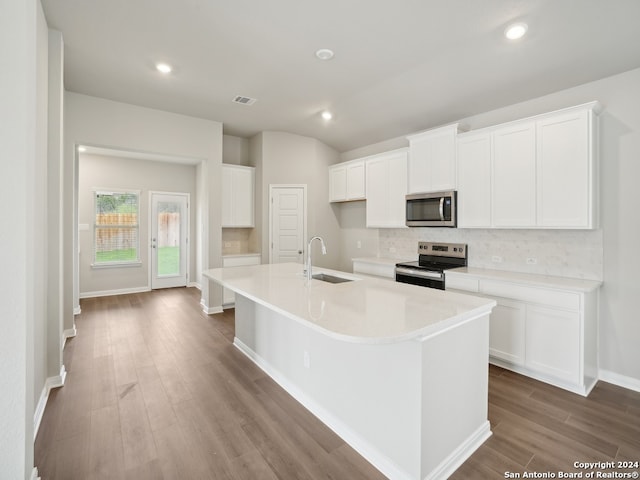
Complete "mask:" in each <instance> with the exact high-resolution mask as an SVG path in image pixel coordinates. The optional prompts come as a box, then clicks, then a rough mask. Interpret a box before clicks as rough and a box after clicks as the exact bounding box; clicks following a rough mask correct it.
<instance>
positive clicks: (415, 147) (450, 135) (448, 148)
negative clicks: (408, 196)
mask: <svg viewBox="0 0 640 480" xmlns="http://www.w3.org/2000/svg"><path fill="white" fill-rule="evenodd" d="M457 132H458V125H457V124H456V125H449V126H446V127H443V128H439V129H436V130H433V131H429V132H425V133H423V134H419V135H414V136H411V137H408V138H409V167H408V169H409V178H408V185H407V191H408V193H423V192H437V191H441V190H453V189H455V188H456V158H455V148H456V145H455V141H456V134H457Z"/></svg>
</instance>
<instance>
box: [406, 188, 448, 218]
mask: <svg viewBox="0 0 640 480" xmlns="http://www.w3.org/2000/svg"><path fill="white" fill-rule="evenodd" d="M406 198H407V226H408V227H455V226H456V224H457V214H456V192H455V191H449V192H433V193H417V194H412V195H407V197H406Z"/></svg>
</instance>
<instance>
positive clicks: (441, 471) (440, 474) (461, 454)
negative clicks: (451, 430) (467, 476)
mask: <svg viewBox="0 0 640 480" xmlns="http://www.w3.org/2000/svg"><path fill="white" fill-rule="evenodd" d="M490 436H491V424H490V423H489V421H488V420H487V421H486V422H485V423H484V424H482V425H481V426H480V427H479V428H478V429H477V430H476V431H475V432H473V433H472V434H471V435H469V437H468V438H467V439H466V440H465V441H464V442H463V443H462V444H461V445H460V446H458V448H456V449H455V450H454V451H453V452H451V455H449V456H448V457H447V458H445V459H444V460H443V461H442V462H441V463H440V465H438V466H437V467H436V468H434V469H433V470H432V471H431V473H429V475H427V476H426V477H425V479H424V480H432V479H433V480H437V479H439V478H449V477H450V476H451V475H452V474H453V472H455V471H456V470H457V469H458V468H459V467H460V465H462V464H463V463H464V462H465V461H466V460H467V459H468V458H469V457H470V456H471V455H472V454H473V452H475V451H476V450H477V449H478V448H479V447H480V445H482V444H483V443H484V442H485V441H486V440H487V439H488V438H489V437H490Z"/></svg>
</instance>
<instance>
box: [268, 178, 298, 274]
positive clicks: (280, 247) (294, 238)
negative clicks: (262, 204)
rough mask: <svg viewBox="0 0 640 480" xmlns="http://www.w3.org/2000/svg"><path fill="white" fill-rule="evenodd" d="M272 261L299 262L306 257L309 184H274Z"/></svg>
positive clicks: (271, 206)
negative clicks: (306, 200) (307, 185)
mask: <svg viewBox="0 0 640 480" xmlns="http://www.w3.org/2000/svg"><path fill="white" fill-rule="evenodd" d="M270 190H271V201H270V210H271V211H270V220H271V239H270V240H271V252H270V253H271V255H270V263H284V262H299V263H302V262H303V259H304V238H305V217H306V204H305V198H306V187H305V186H304V185H296V186H271V188H270Z"/></svg>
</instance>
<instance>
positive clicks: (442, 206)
mask: <svg viewBox="0 0 640 480" xmlns="http://www.w3.org/2000/svg"><path fill="white" fill-rule="evenodd" d="M440 220H442V221H444V197H440Z"/></svg>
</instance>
